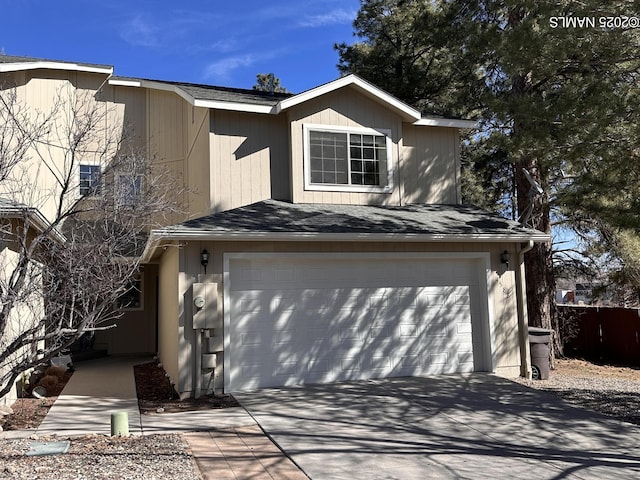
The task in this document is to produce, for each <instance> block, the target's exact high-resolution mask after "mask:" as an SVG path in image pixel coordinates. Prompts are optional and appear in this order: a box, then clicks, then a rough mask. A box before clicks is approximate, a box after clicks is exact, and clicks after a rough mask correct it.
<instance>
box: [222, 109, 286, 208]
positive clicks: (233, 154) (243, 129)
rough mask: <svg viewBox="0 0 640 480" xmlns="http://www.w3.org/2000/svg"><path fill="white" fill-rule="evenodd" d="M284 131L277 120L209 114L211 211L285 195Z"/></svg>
mask: <svg viewBox="0 0 640 480" xmlns="http://www.w3.org/2000/svg"><path fill="white" fill-rule="evenodd" d="M286 141H287V138H286V129H285V128H284V124H283V120H282V118H280V117H272V116H268V115H259V114H248V113H238V112H226V111H215V112H214V113H213V114H212V115H211V138H210V145H211V150H210V165H211V171H210V184H211V193H210V197H211V211H212V212H219V211H223V210H229V209H232V208H236V207H240V206H243V205H249V204H251V203H255V202H259V201H261V200H266V199H268V198H271V186H272V171H271V166H272V164H273V165H274V167H275V168H277V169H278V170H279V171H278V172H277V173H275V172H274V175H277V176H278V177H277V179H276V177H275V176H274V177H273V181H274V190H275V191H276V195H277V196H280V197H283V196H286V189H287V188H286V184H285V183H284V182H285V181H286V180H285V179H286V178H287V177H288V173H287V171H286V161H284V160H283V159H286V158H287V148H286Z"/></svg>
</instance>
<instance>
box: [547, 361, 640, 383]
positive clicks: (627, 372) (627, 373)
mask: <svg viewBox="0 0 640 480" xmlns="http://www.w3.org/2000/svg"><path fill="white" fill-rule="evenodd" d="M553 373H556V374H561V375H567V376H571V377H587V378H588V377H607V378H621V379H625V380H634V381H640V368H633V367H619V366H615V365H606V364H596V363H591V362H587V361H586V360H580V359H575V358H568V359H558V360H556V362H555V369H554V370H553ZM553 373H552V374H553Z"/></svg>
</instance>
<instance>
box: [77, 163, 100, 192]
mask: <svg viewBox="0 0 640 480" xmlns="http://www.w3.org/2000/svg"><path fill="white" fill-rule="evenodd" d="M100 176H101V170H100V165H87V164H80V179H79V184H80V196H82V197H84V196H95V195H99V194H100V181H101V180H100Z"/></svg>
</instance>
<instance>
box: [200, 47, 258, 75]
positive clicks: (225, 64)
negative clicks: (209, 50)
mask: <svg viewBox="0 0 640 480" xmlns="http://www.w3.org/2000/svg"><path fill="white" fill-rule="evenodd" d="M257 59H258V57H256V56H255V55H252V54H245V55H238V56H235V57H227V58H223V59H221V60H218V61H216V62H213V63H210V64H209V65H207V66H206V67H205V71H204V75H205V77H206V78H208V79H211V80H215V81H218V82H220V81H227V80H229V79H230V78H231V74H232V73H233V71H234V70H237V69H238V68H243V67H248V66H250V65H253V64H254V63H255V62H256V61H257Z"/></svg>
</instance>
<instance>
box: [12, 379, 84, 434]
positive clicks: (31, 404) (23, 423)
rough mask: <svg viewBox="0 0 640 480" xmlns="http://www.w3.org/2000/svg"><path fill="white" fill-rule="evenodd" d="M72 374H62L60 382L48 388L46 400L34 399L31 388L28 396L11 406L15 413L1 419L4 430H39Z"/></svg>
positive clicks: (27, 393)
mask: <svg viewBox="0 0 640 480" xmlns="http://www.w3.org/2000/svg"><path fill="white" fill-rule="evenodd" d="M72 374H73V371H72V370H68V371H66V372H64V373H62V374H60V376H59V377H58V381H57V382H56V383H55V384H53V385H50V386H49V387H48V388H47V393H48V395H47V397H46V398H33V397H32V396H31V394H32V388H29V389H28V390H27V392H26V393H25V395H27V396H25V397H23V398H18V399H17V400H16V401H15V402H14V403H13V404H12V405H11V411H12V412H13V413H11V414H10V415H7V416H5V417H4V418H1V419H0V426H1V427H2V429H3V430H26V429H29V428H38V426H39V425H40V423H42V420H44V417H45V416H46V415H47V412H48V411H49V409H50V408H51V407H52V406H53V404H54V403H55V401H56V400H57V398H58V395H60V393H61V392H62V390H63V389H64V387H65V385H66V384H67V382H68V381H69V379H70V378H71V375H72Z"/></svg>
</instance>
